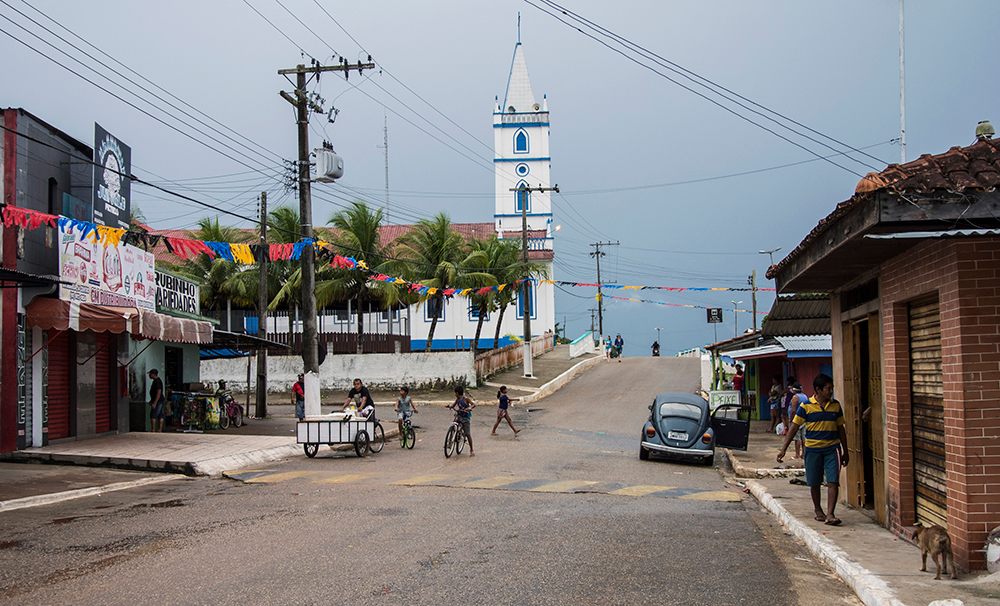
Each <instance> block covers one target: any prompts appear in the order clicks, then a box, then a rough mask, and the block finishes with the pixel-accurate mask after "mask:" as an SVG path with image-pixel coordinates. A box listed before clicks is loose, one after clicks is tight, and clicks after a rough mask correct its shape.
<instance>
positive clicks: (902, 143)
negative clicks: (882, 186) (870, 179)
mask: <svg viewBox="0 0 1000 606" xmlns="http://www.w3.org/2000/svg"><path fill="white" fill-rule="evenodd" d="M903 16H904V15H903V0H899V163H900V164H906V36H905V34H904V30H903V26H904V23H905V21H904V19H903Z"/></svg>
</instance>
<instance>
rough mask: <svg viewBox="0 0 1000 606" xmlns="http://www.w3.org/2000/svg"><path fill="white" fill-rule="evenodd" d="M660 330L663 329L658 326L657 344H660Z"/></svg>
mask: <svg viewBox="0 0 1000 606" xmlns="http://www.w3.org/2000/svg"><path fill="white" fill-rule="evenodd" d="M660 330H661V329H660V327H659V326H657V327H656V342H657V343H659V342H660Z"/></svg>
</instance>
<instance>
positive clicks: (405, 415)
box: [392, 385, 419, 435]
mask: <svg viewBox="0 0 1000 606" xmlns="http://www.w3.org/2000/svg"><path fill="white" fill-rule="evenodd" d="M392 409H393V410H395V411H396V418H397V419H398V423H399V434H400V435H402V434H403V423H405V422H406V421H407V420H408V419H409V418H410V417H412V416H413V413H416V412H419V411H418V410H417V407H416V406H414V405H413V400H412V399H411V398H410V388H409V387H407V386H405V385H403V386H402V387H400V388H399V398H398V399H397V400H396V405H395V406H393V407H392Z"/></svg>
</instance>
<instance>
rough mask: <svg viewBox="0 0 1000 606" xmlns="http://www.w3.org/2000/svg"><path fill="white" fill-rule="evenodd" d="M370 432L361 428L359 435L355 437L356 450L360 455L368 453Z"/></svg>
mask: <svg viewBox="0 0 1000 606" xmlns="http://www.w3.org/2000/svg"><path fill="white" fill-rule="evenodd" d="M368 444H369V440H368V432H367V431H365V430H361V431H359V432H358V435H357V436H355V437H354V452H355V453H357V455H358V456H359V457H363V456H365V455H366V454H368Z"/></svg>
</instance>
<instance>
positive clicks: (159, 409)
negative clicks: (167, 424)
mask: <svg viewBox="0 0 1000 606" xmlns="http://www.w3.org/2000/svg"><path fill="white" fill-rule="evenodd" d="M165 417H166V415H165V414H164V410H163V402H160V403H159V404H156V405H155V406H153V407H152V408H150V410H149V418H150V419H153V420H156V419H163V418H165Z"/></svg>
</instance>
